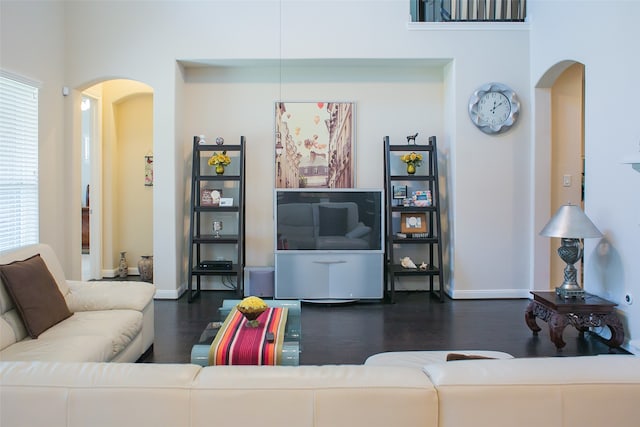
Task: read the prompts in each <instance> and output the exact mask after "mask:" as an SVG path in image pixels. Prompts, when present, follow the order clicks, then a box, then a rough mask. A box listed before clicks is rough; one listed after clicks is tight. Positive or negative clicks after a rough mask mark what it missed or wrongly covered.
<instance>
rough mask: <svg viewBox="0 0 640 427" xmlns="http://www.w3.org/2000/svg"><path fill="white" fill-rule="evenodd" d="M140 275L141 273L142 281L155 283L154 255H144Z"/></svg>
mask: <svg viewBox="0 0 640 427" xmlns="http://www.w3.org/2000/svg"><path fill="white" fill-rule="evenodd" d="M138 273H140V280H142V281H143V282H149V283H153V255H142V256H141V257H140V261H138Z"/></svg>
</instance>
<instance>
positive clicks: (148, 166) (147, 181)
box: [144, 154, 153, 187]
mask: <svg viewBox="0 0 640 427" xmlns="http://www.w3.org/2000/svg"><path fill="white" fill-rule="evenodd" d="M144 185H145V187H153V155H151V154H148V155H146V156H144Z"/></svg>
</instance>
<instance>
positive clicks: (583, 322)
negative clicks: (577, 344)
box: [524, 291, 624, 350]
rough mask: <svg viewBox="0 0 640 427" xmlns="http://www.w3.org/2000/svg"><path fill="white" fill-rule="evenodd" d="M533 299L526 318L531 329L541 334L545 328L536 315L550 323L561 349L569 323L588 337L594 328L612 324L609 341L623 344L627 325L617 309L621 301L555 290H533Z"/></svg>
mask: <svg viewBox="0 0 640 427" xmlns="http://www.w3.org/2000/svg"><path fill="white" fill-rule="evenodd" d="M531 294H532V295H533V300H531V302H530V303H529V305H528V306H527V309H526V311H525V313H524V319H525V321H526V322H527V326H528V327H529V329H531V330H532V331H533V334H534V335H537V334H538V332H539V331H540V330H541V329H540V327H539V326H538V324H537V323H536V317H537V318H539V319H541V320H543V321H545V322H547V323H548V324H549V335H550V336H551V341H552V342H553V343H554V344H555V346H556V348H557V349H558V350H560V349H562V347H564V346H565V344H566V343H565V342H564V340H563V339H562V332H563V331H564V328H566V327H567V325H572V326H573V327H574V328H576V329H577V330H578V331H579V332H580V336H584V333H585V331H587V330H589V328H590V327H601V326H608V327H609V330H610V331H611V338H609V339H608V340H607V341H606V344H607V345H608V346H609V347H611V348H614V347H619V346H620V345H621V344H622V342H623V341H624V328H623V327H622V323H621V322H620V319H619V318H618V315H617V314H616V312H615V307H616V305H617V304H615V303H613V302H611V301H607V300H606V299H603V298H600V297H598V296H596V295H592V294H589V293H586V292H585V295H584V299H582V298H567V299H565V298H562V297H559V296H558V295H556V293H555V292H540V291H532V292H531Z"/></svg>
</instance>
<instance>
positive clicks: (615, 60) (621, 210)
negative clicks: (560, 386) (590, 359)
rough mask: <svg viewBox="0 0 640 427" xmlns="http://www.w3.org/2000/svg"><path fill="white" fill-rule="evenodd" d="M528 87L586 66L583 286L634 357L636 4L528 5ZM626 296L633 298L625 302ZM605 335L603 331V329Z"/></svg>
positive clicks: (638, 220)
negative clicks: (616, 323)
mask: <svg viewBox="0 0 640 427" xmlns="http://www.w3.org/2000/svg"><path fill="white" fill-rule="evenodd" d="M528 4H529V12H530V13H529V16H530V17H531V29H532V31H531V58H532V59H531V69H532V86H533V85H536V84H537V83H538V81H539V80H540V78H541V77H542V76H543V75H544V74H545V72H546V70H548V69H550V68H551V67H553V66H554V65H555V64H557V63H558V62H561V61H564V60H574V61H578V62H581V63H583V64H584V65H585V82H586V83H585V119H584V120H585V155H586V166H585V169H586V195H585V212H586V213H587V215H588V216H589V217H590V218H591V220H592V221H593V222H594V224H595V225H596V226H597V227H598V228H599V229H600V231H602V233H603V234H604V235H605V236H604V238H603V239H602V240H598V239H589V240H587V242H586V245H585V255H584V259H585V288H586V289H587V291H590V292H593V293H595V294H598V295H600V296H603V297H605V298H607V299H610V300H612V301H614V302H616V303H618V304H619V307H618V308H619V310H620V313H621V315H622V317H623V322H624V326H625V334H626V335H627V337H630V338H629V339H630V340H631V342H630V343H629V348H630V349H632V350H633V351H634V352H636V353H638V352H640V339H639V337H640V305H639V304H638V298H639V297H638V295H640V263H638V261H637V258H638V255H637V253H638V249H639V246H638V242H640V217H639V215H640V197H639V196H640V190H639V186H640V173H638V172H637V171H635V170H633V169H632V168H631V167H630V166H629V165H625V164H622V163H621V162H622V160H623V159H625V158H626V157H629V156H632V155H636V156H637V155H638V151H639V146H638V145H639V140H640V131H639V130H638V111H639V110H638V106H637V100H638V99H640V87H639V86H638V85H637V84H636V80H637V72H636V70H638V68H640V57H639V56H638V55H637V49H636V48H635V45H634V44H633V42H632V41H635V40H639V39H640V28H638V25H637V22H638V18H640V3H639V2H632V1H604V0H603V1H587V2H585V1H545V0H540V1H536V2H529V3H528ZM625 293H632V294H634V296H635V297H636V300H637V301H635V302H634V304H633V305H626V304H625V303H624V295H625ZM603 333H604V334H605V335H606V334H607V333H608V331H606V330H605V331H603Z"/></svg>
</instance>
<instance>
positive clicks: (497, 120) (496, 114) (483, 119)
mask: <svg viewBox="0 0 640 427" xmlns="http://www.w3.org/2000/svg"><path fill="white" fill-rule="evenodd" d="M519 114H520V101H518V97H517V95H516V93H515V92H514V91H513V90H511V88H509V87H508V86H506V85H504V84H502V83H486V84H484V85H482V86H480V87H479V88H478V89H476V90H475V92H473V94H472V95H471V97H470V98H469V117H470V118H471V121H472V122H473V124H474V125H476V127H477V128H478V129H480V130H481V131H482V132H484V133H486V134H489V135H495V134H499V133H503V132H506V131H507V130H509V129H511V127H512V126H513V125H515V124H516V122H517V120H518V115H519Z"/></svg>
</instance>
